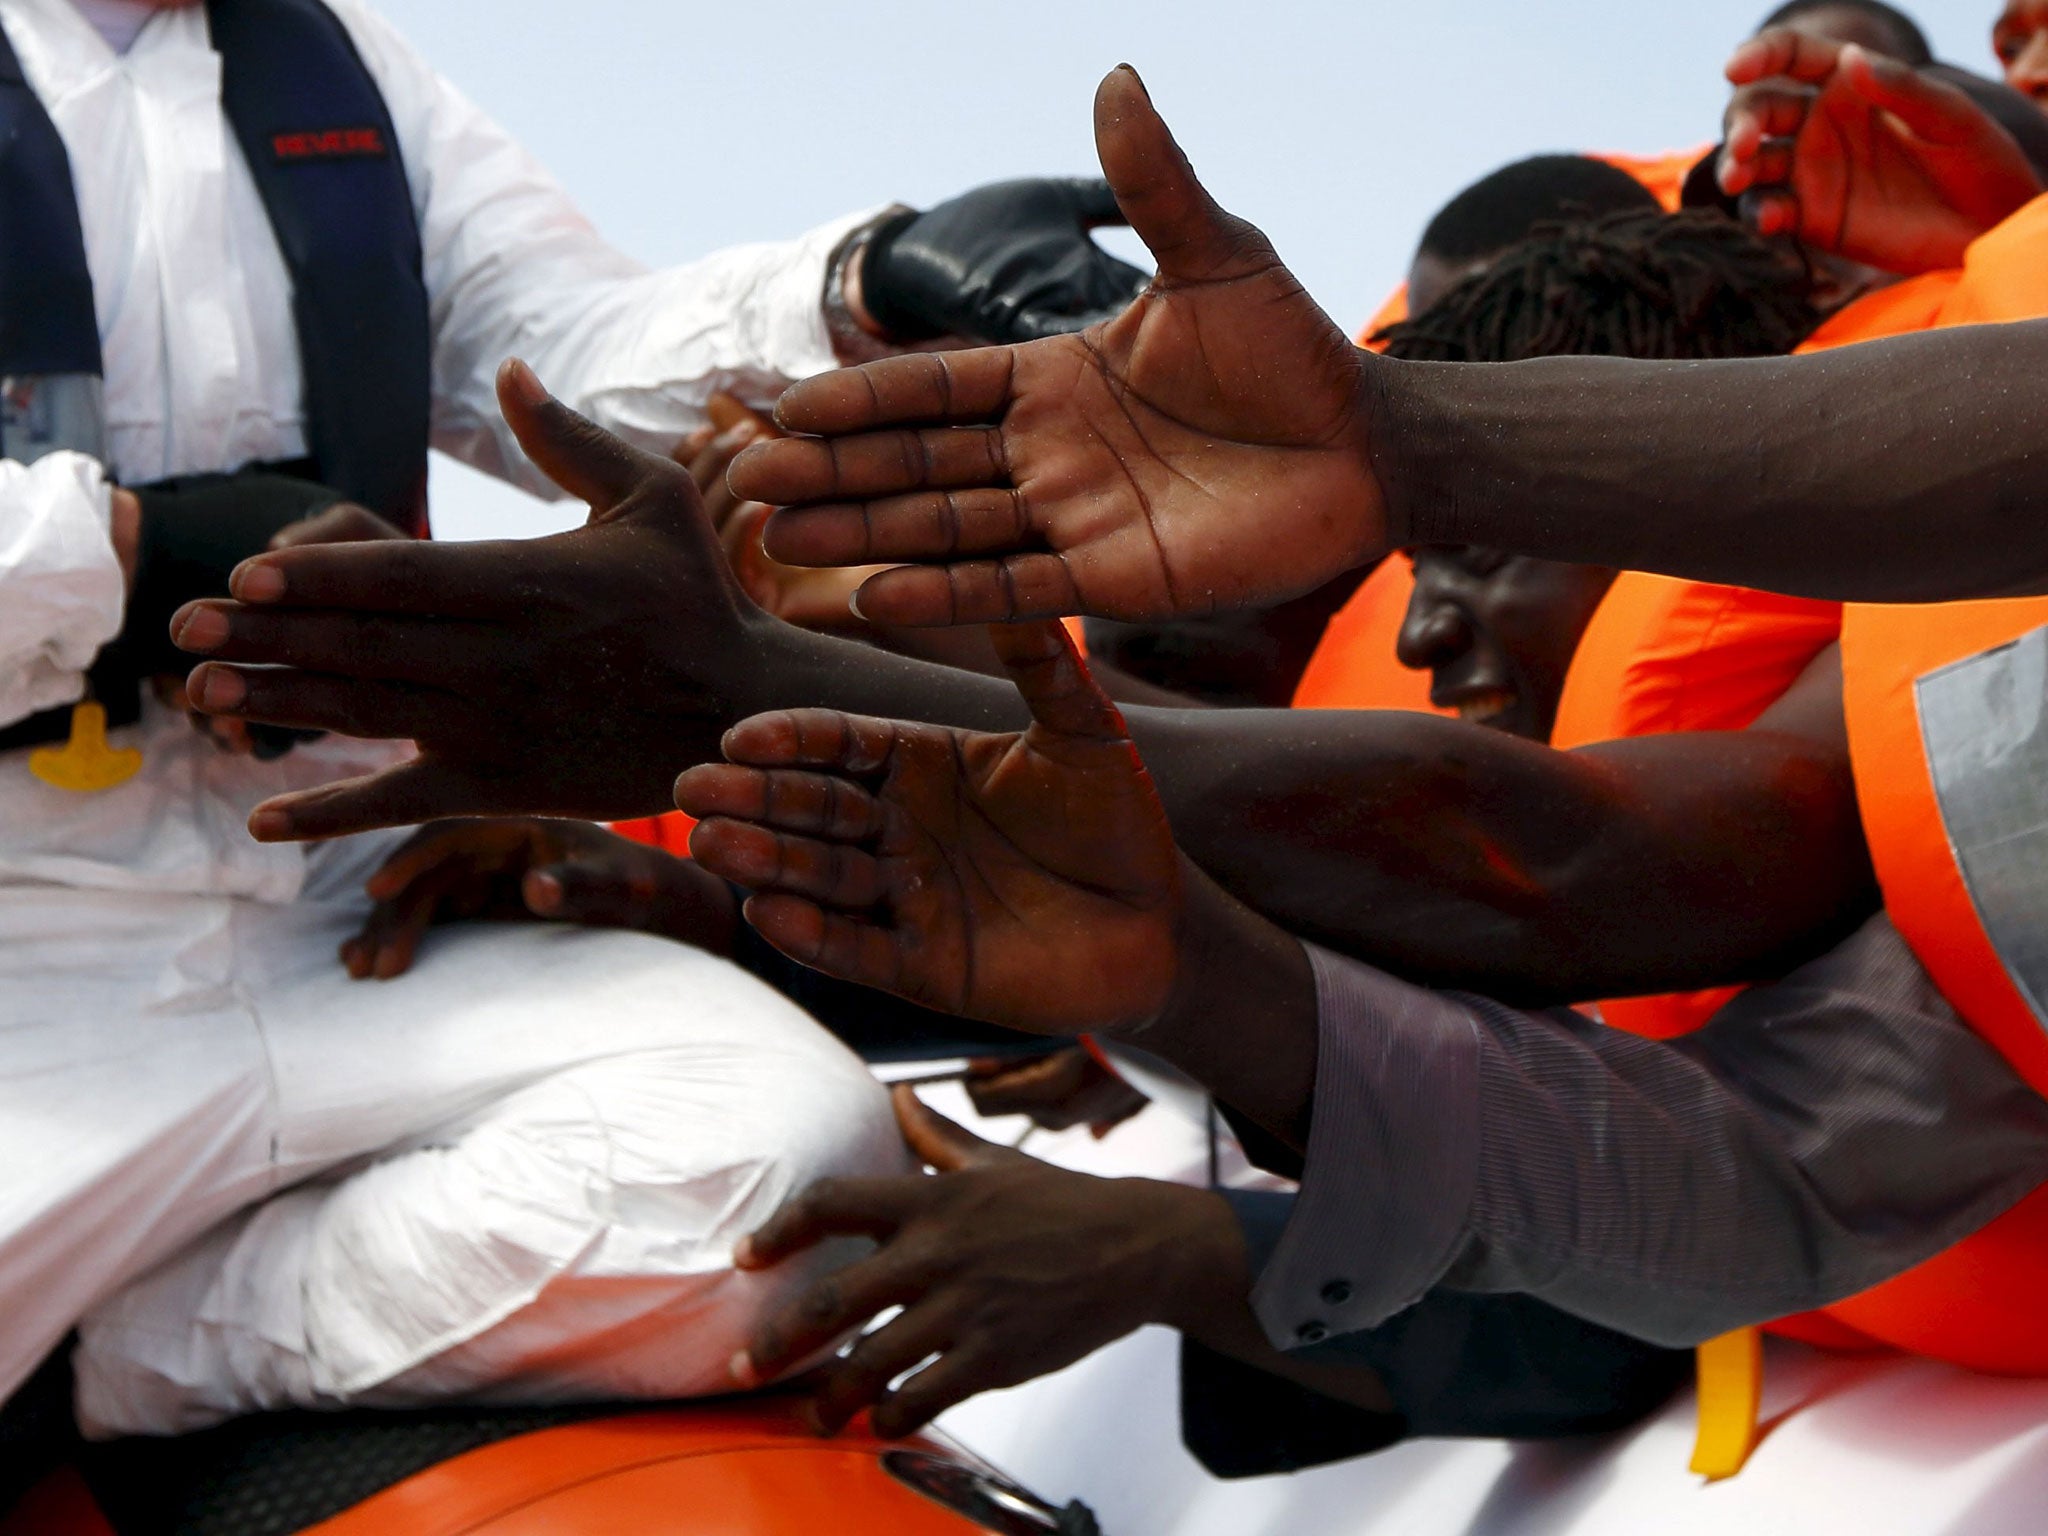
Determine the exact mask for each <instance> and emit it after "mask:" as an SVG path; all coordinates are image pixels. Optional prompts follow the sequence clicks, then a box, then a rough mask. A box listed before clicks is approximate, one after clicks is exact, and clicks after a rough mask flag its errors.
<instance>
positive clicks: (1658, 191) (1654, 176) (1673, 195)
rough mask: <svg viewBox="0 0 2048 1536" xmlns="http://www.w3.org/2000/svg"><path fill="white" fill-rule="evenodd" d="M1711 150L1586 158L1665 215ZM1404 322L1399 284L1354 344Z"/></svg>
mask: <svg viewBox="0 0 2048 1536" xmlns="http://www.w3.org/2000/svg"><path fill="white" fill-rule="evenodd" d="M1711 148H1712V146H1711V145H1706V144H1702V145H1701V146H1700V147H1699V148H1697V149H1681V150H1675V151H1673V152H1672V153H1670V154H1663V155H1593V156H1591V157H1590V158H1591V159H1594V160H1604V161H1606V162H1607V164H1609V165H1611V166H1614V167H1615V168H1616V169H1618V170H1623V171H1627V172H1628V173H1629V175H1631V176H1633V177H1635V179H1636V180H1637V181H1640V182H1641V183H1642V184H1643V185H1644V186H1645V187H1646V188H1648V189H1649V192H1650V195H1651V196H1652V197H1654V198H1656V199H1657V201H1658V202H1660V203H1662V204H1663V205H1664V211H1665V212H1666V213H1676V212H1677V211H1678V199H1679V196H1680V194H1682V193H1683V192H1684V191H1685V178H1686V177H1687V176H1689V175H1691V174H1692V168H1693V167H1694V166H1696V165H1698V164H1699V163H1700V161H1701V160H1702V159H1704V158H1705V156H1706V154H1707V152H1708V151H1709V149H1711ZM1407 318H1408V285H1407V284H1406V283H1403V284H1401V286H1400V287H1398V288H1396V289H1395V290H1394V291H1393V292H1392V293H1391V294H1389V295H1388V296H1387V301H1386V303H1384V304H1382V305H1381V306H1380V307H1379V312H1378V313H1377V314H1375V315H1374V316H1373V317H1372V319H1371V320H1369V321H1368V322H1367V323H1366V327H1365V329H1364V330H1362V331H1360V332H1359V333H1358V344H1359V345H1360V346H1361V347H1364V348H1366V349H1367V350H1368V351H1371V352H1377V351H1380V350H1381V349H1382V348H1383V347H1384V345H1385V343H1383V342H1375V341H1374V340H1373V337H1375V336H1377V335H1379V333H1380V332H1381V331H1384V330H1385V329H1386V328H1387V327H1388V326H1390V325H1398V324H1400V323H1401V322H1402V321H1403V320H1406V319H1407Z"/></svg>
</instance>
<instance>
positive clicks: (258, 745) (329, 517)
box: [162, 501, 412, 762]
mask: <svg viewBox="0 0 2048 1536" xmlns="http://www.w3.org/2000/svg"><path fill="white" fill-rule="evenodd" d="M411 537H412V535H411V534H409V533H407V532H406V531H405V530H404V529H402V528H400V527H397V526H396V525H395V524H392V523H390V522H387V521H386V520H385V519H383V518H381V517H379V516H378V515H377V514H376V513H374V512H372V511H371V510H370V509H369V508H368V507H365V506H362V505H359V504H358V503H356V502H353V501H337V502H335V503H334V505H332V506H331V507H328V508H326V509H325V510H323V511H320V512H316V513H314V514H313V515H312V516H311V517H302V518H300V519H299V520H298V521H297V522H295V523H289V524H287V525H286V526H284V527H283V528H280V529H279V530H278V531H277V532H276V533H274V534H272V535H271V536H270V546H269V547H270V548H272V549H296V548H297V547H298V546H300V545H302V544H378V543H389V542H393V541H398V540H406V539H410V538H411ZM162 681H163V682H165V683H166V684H168V685H170V686H169V688H168V690H167V691H166V693H165V694H164V695H163V696H164V699H165V702H166V703H175V704H177V705H179V706H181V707H183V708H184V710H185V713H186V715H187V716H188V717H189V718H190V720H191V721H192V726H193V729H195V730H197V731H198V732H199V734H200V735H202V736H204V737H206V738H207V739H208V740H210V741H211V742H212V743H213V744H214V746H215V747H217V748H219V749H220V750H221V751H223V752H226V753H228V754H229V755H230V756H234V757H253V758H256V759H257V760H258V761H260V762H272V761H275V760H276V759H278V758H280V757H283V756H285V755H286V754H287V753H289V752H290V751H291V750H292V749H293V748H294V747H296V746H298V745H299V744H300V743H301V742H305V741H314V740H317V739H318V738H319V737H320V735H321V734H322V733H321V732H319V731H295V730H292V729H290V728H289V727H287V726H282V725H253V724H251V723H250V722H249V721H247V720H234V719H229V718H227V717H225V716H218V715H207V714H202V713H200V711H198V710H196V709H193V708H192V707H191V706H190V704H188V703H187V702H186V699H185V687H184V682H185V680H184V677H183V675H182V674H177V675H175V676H173V675H166V677H165V678H163V679H162Z"/></svg>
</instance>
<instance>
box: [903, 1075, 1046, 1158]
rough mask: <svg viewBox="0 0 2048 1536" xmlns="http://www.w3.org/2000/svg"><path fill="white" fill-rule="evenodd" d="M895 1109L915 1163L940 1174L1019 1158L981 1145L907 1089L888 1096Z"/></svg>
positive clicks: (1005, 1149)
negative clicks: (914, 1156)
mask: <svg viewBox="0 0 2048 1536" xmlns="http://www.w3.org/2000/svg"><path fill="white" fill-rule="evenodd" d="M890 1098H891V1099H892V1100H893V1101H894V1103H895V1106H896V1124H897V1126H898V1127H899V1128H900V1129H901V1130H902V1132H903V1139H904V1141H906V1142H908V1143H909V1145H910V1150H911V1151H912V1152H913V1153H915V1154H916V1156H917V1160H918V1161H919V1162H921V1163H923V1164H924V1165H925V1166H926V1167H928V1168H935V1169H937V1170H938V1171H939V1172H940V1173H958V1172H960V1171H961V1170H962V1169H963V1168H979V1167H985V1166H987V1165H988V1164H990V1163H999V1162H1007V1161H1009V1160H1010V1159H1011V1158H1012V1157H1015V1156H1021V1155H1022V1154H1020V1153H1014V1152H1012V1151H1011V1149H1010V1148H1008V1147H999V1146H997V1145H996V1144H995V1143H994V1142H992V1141H984V1140H982V1138H981V1137H979V1136H977V1135H975V1134H974V1132H972V1131H970V1130H968V1129H967V1127H966V1126H964V1125H956V1124H955V1123H954V1122H953V1121H951V1120H948V1119H947V1118H946V1117H945V1116H944V1115H942V1114H940V1113H939V1112H938V1111H937V1110H935V1109H933V1108H932V1107H931V1106H930V1105H928V1104H926V1103H925V1101H924V1100H923V1099H920V1098H919V1097H918V1096H917V1091H916V1090H915V1089H913V1088H910V1087H908V1086H899V1087H897V1088H895V1089H893V1090H891V1092H890Z"/></svg>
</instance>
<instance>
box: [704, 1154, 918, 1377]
mask: <svg viewBox="0 0 2048 1536" xmlns="http://www.w3.org/2000/svg"><path fill="white" fill-rule="evenodd" d="M875 1182H883V1181H879V1180H878V1181H875ZM888 1230H889V1231H890V1232H893V1231H894V1230H895V1226H894V1223H891V1224H890V1226H889V1228H888ZM830 1235H840V1234H836V1233H835V1234H830ZM919 1290H920V1286H919V1284H918V1282H917V1278H916V1277H915V1276H914V1275H913V1274H912V1273H911V1272H910V1267H909V1266H908V1265H906V1264H905V1263H904V1262H903V1259H902V1257H901V1255H899V1254H897V1253H894V1252H892V1251H891V1249H890V1248H889V1247H887V1246H885V1247H883V1248H882V1249H881V1251H880V1252H878V1253H876V1254H874V1255H872V1256H871V1257H869V1258H867V1259H864V1260H862V1261H860V1262H859V1263H857V1264H852V1265H849V1266H848V1267H847V1268H845V1269H841V1270H837V1271H835V1272H833V1273H832V1274H829V1275H825V1276H822V1277H820V1278H819V1279H817V1280H815V1281H813V1282H812V1283H811V1284H810V1285H808V1286H806V1287H805V1288H804V1289H803V1291H801V1292H800V1293H799V1294H798V1295H796V1296H795V1297H793V1298H791V1299H790V1300H789V1301H786V1302H784V1303H782V1304H781V1305H780V1306H778V1307H776V1308H775V1309H774V1310H773V1311H771V1312H770V1313H769V1314H768V1316H767V1317H765V1318H763V1319H762V1321H761V1322H760V1323H759V1325H757V1326H756V1327H755V1329H754V1332H753V1336H752V1337H751V1338H749V1339H748V1340H747V1346H746V1348H745V1349H744V1350H742V1351H741V1352H740V1353H739V1354H737V1355H735V1356H734V1357H733V1360H732V1376H733V1380H734V1383H735V1384H736V1385H739V1386H742V1387H754V1386H759V1385H761V1384H762V1383H764V1382H770V1381H774V1380H775V1379H776V1378H777V1377H779V1376H782V1375H785V1374H786V1373H788V1372H789V1371H790V1370H792V1369H794V1368H795V1367H796V1366H798V1365H801V1364H802V1363H803V1362H804V1361H805V1360H808V1359H810V1358H811V1357H812V1356H814V1355H816V1354H817V1353H818V1352H819V1351H820V1350H823V1349H827V1348H830V1347H831V1346H832V1345H833V1344H834V1343H836V1342H838V1341H839V1340H840V1339H843V1338H845V1337H846V1335H847V1334H849V1333H851V1332H852V1331H853V1330H854V1329H856V1328H859V1327H861V1326H862V1325H863V1324H865V1323H867V1322H869V1321H871V1320H872V1319H873V1318H874V1317H875V1316H876V1315H877V1314H878V1313H880V1312H883V1311H885V1310H887V1309H888V1308H890V1307H894V1306H898V1305H901V1304H902V1303H904V1302H906V1301H911V1300H914V1299H915V1298H916V1296H917V1294H918V1292H919ZM911 1363H912V1364H915V1363H916V1362H915V1361H913V1362H911Z"/></svg>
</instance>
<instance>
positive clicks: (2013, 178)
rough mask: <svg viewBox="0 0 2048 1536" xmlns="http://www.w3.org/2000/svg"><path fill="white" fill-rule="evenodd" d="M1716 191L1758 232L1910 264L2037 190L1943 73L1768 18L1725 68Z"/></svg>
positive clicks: (1964, 244) (1887, 265)
mask: <svg viewBox="0 0 2048 1536" xmlns="http://www.w3.org/2000/svg"><path fill="white" fill-rule="evenodd" d="M1728 79H1729V80H1730V81H1731V82H1732V83H1733V84H1734V85H1735V86H1736V87H1737V89H1736V93H1735V98H1734V100H1733V102H1732V103H1731V104H1730V106H1729V109H1728V115H1727V121H1726V137H1727V148H1726V150H1725V151H1724V153H1723V157H1722V162H1721V166H1720V179H1721V186H1722V189H1723V190H1724V191H1726V192H1728V193H1729V194H1730V195H1731V196H1733V195H1740V196H1741V197H1742V201H1743V209H1744V213H1745V215H1746V216H1747V217H1748V218H1749V219H1750V221H1751V222H1752V223H1753V224H1754V225H1755V226H1756V227H1757V229H1758V230H1759V231H1760V232H1761V233H1763V234H1765V235H1788V236H1791V237H1793V238H1796V239H1797V240H1799V241H1800V242H1801V243H1802V244H1804V245H1808V246H1811V247H1813V248H1814V249H1816V250H1822V251H1827V252H1830V253H1832V254H1835V255H1838V256H1844V257H1847V258H1849V259H1850V260H1852V261H1859V262H1863V263H1865V264H1867V265H1870V266H1874V267H1881V268H1883V269H1884V270H1885V271H1888V272H1900V273H1907V274H1911V273H1917V272H1928V271H1933V270H1935V269H1937V268H1942V267H1953V266H1959V265H1961V263H1962V259H1963V252H1964V251H1965V250H1966V249H1967V248H1968V246H1969V244H1970V242H1971V241H1973V240H1975V239H1976V238H1977V237H1978V236H1979V235H1981V234H1983V233H1984V232H1985V231H1986V230H1988V229H1990V228H1991V227H1992V226H1993V225H1995V224H1997V223H1999V222H2000V221H2001V220H2003V219H2004V218H2006V217H2007V216H2008V215H2009V214H2011V213H2013V212H2014V211H2016V210H2017V209H2019V208H2020V207H2021V206H2023V205H2024V204H2025V203H2027V202H2029V201H2030V200H2032V199H2033V198H2034V197H2036V196H2038V195H2039V194H2040V192H2041V190H2042V187H2041V181H2040V178H2039V176H2038V175H2037V174H2036V173H2035V171H2034V168H2033V166H2032V165H2031V164H2030V163H2029V162H2028V160H2027V157H2026V155H2025V154H2024V153H2023V152H2022V150H2021V149H2020V146H2019V144H2018V142H2017V141H2016V140H2015V139H2014V138H2013V136H2012V135H2011V134H2010V133H2008V132H2007V131H2006V130H2005V128H2004V127H2002V126H2001V125H2000V124H1999V123H1998V122H1996V121H1995V120H1994V119H1993V118H1991V117H1990V115H1989V114H1987V113H1986V112H1985V111H1984V110H1983V109H1982V108H1981V107H1979V106H1978V105H1977V104H1976V103H1975V102H1973V101H1972V100H1970V98H1969V96H1968V95H1966V94H1965V93H1964V92H1963V91H1962V90H1960V89H1958V88H1957V87H1956V86H1954V85H1951V84H1949V83H1947V82H1946V81H1942V80H1938V79H1935V78H1933V77H1931V76H1928V75H1925V74H1922V73H1920V72H1918V71H1916V70H1914V69H1912V68H1910V67H1909V66H1907V65H1904V64H1901V63H1899V62H1898V61H1897V60H1896V59H1889V58H1884V57H1882V56H1880V55H1877V54H1874V53H1871V52H1869V51H1868V50H1866V49H1863V48H1860V47H1858V46H1856V45H1855V44H1853V43H1849V44H1843V43H1835V42H1830V41H1827V40H1826V39H1822V38H1817V37H1812V36H1809V35H1807V34H1805V33H1802V32H1797V31H1793V30H1792V29H1790V28H1783V27H1774V28H1770V29H1768V30H1766V31H1764V32H1761V33H1759V34H1758V35H1757V36H1756V37H1754V38H1752V39H1751V40H1750V41H1748V42H1746V43H1744V44H1743V45H1742V47H1741V48H1740V49H1738V50H1737V51H1736V53H1735V56H1734V57H1733V58H1732V59H1730V60H1729V63H1728Z"/></svg>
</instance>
